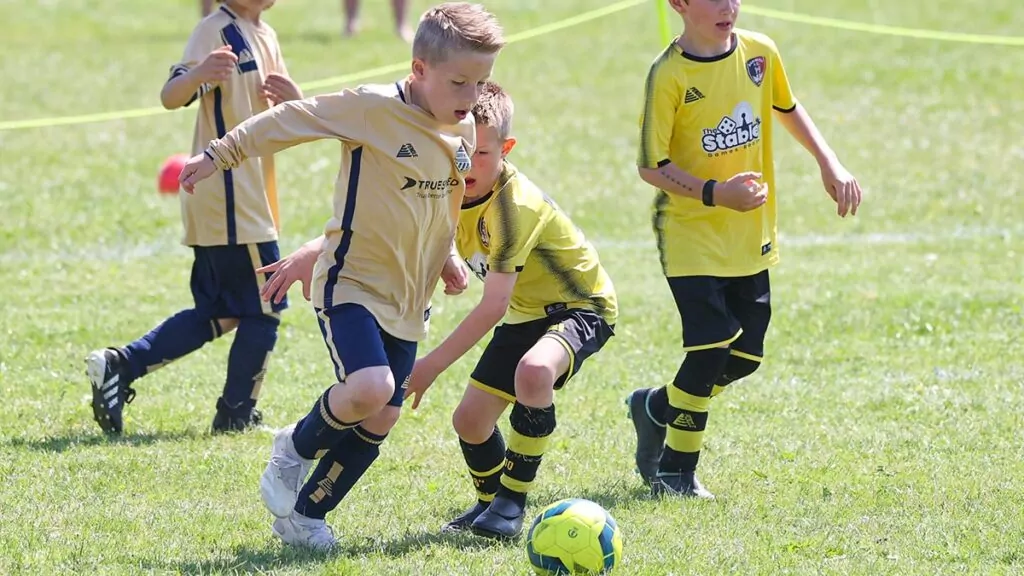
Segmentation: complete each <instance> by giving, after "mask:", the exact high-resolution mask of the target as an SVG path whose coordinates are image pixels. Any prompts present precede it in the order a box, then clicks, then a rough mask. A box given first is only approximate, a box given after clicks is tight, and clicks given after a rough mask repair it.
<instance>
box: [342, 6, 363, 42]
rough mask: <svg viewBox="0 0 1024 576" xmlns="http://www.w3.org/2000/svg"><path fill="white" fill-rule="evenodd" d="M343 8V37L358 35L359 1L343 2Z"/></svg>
mask: <svg viewBox="0 0 1024 576" xmlns="http://www.w3.org/2000/svg"><path fill="white" fill-rule="evenodd" d="M343 5H344V7H345V36H349V37H351V36H355V35H356V34H358V33H359V0H344V1H343Z"/></svg>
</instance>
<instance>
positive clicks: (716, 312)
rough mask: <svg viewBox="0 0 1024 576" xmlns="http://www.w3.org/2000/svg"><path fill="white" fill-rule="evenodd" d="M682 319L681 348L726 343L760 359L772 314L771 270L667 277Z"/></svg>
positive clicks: (721, 346) (706, 346)
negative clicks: (755, 272) (742, 273)
mask: <svg viewBox="0 0 1024 576" xmlns="http://www.w3.org/2000/svg"><path fill="white" fill-rule="evenodd" d="M668 286H669V288H670V289H671V290H672V296H673V297H674V298H675V301H676V307H677V308H678V309H679V315H680V316H681V317H682V321H683V350H685V351H694V350H706V349H709V348H723V347H728V348H729V349H730V350H732V351H733V352H734V353H735V352H739V353H740V354H742V355H744V356H747V357H749V358H750V359H751V360H757V361H760V360H761V358H762V357H763V356H764V337H765V334H766V333H767V332H768V323H769V322H770V321H771V318H772V298H771V296H772V289H771V283H770V282H769V280H768V271H767V270H764V271H763V272H759V273H757V274H754V275H753V276H739V277H736V278H723V277H717V276H677V277H671V278H669V279H668Z"/></svg>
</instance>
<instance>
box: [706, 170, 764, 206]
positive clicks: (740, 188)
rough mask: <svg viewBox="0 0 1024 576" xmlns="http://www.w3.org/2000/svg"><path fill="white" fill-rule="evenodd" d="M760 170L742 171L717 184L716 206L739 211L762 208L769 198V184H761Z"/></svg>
mask: <svg viewBox="0 0 1024 576" xmlns="http://www.w3.org/2000/svg"><path fill="white" fill-rule="evenodd" d="M760 177H761V173H760V172H741V173H739V174H737V175H735V176H733V177H732V178H729V179H728V180H726V181H725V182H718V183H717V184H715V191H714V201H715V206H722V207H723V208H729V209H730V210H736V211H737V212H748V211H750V210H753V209H755V208H760V207H761V205H762V204H764V203H765V202H766V201H767V200H768V185H767V184H759V183H758V182H757V180H758V179H759V178H760Z"/></svg>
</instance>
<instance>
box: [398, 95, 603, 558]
mask: <svg viewBox="0 0 1024 576" xmlns="http://www.w3.org/2000/svg"><path fill="white" fill-rule="evenodd" d="M512 113H513V106H512V100H511V98H509V96H508V95H507V94H506V93H505V92H504V91H503V90H502V89H501V88H500V87H499V86H498V85H497V84H494V83H492V82H488V83H487V84H486V85H485V86H484V90H483V94H482V95H481V96H480V100H479V102H478V103H477V105H476V106H475V107H474V108H473V115H474V117H475V118H476V123H477V125H476V134H477V136H476V138H477V148H476V152H475V154H474V155H473V168H472V170H471V171H470V173H469V174H468V175H467V176H466V195H465V199H464V201H463V204H462V213H461V216H460V218H459V226H458V232H457V234H456V236H455V244H456V248H457V249H458V251H459V255H460V256H462V257H463V258H464V259H465V260H466V262H467V263H468V264H469V267H470V269H471V270H472V271H473V272H474V273H475V274H476V275H477V276H478V277H479V278H481V279H482V280H483V281H484V293H483V297H482V299H481V301H480V303H479V304H477V306H476V308H474V309H473V311H472V312H470V313H469V315H468V316H467V317H466V318H465V319H463V321H462V322H461V323H460V324H459V326H458V327H456V328H455V330H454V331H453V332H452V333H451V334H450V335H449V336H448V338H446V339H445V341H444V342H442V343H441V344H440V345H439V346H438V347H437V348H436V349H434V350H433V351H432V352H430V353H429V354H427V355H426V356H424V357H423V358H421V359H419V360H417V362H416V367H415V368H414V369H413V372H412V377H411V378H410V379H409V389H408V390H407V391H406V396H409V395H415V396H416V399H415V401H414V402H413V408H416V406H417V405H418V404H419V402H420V400H421V398H422V395H423V393H424V392H426V390H427V388H429V387H430V385H431V384H432V383H433V382H434V380H435V379H436V378H437V376H438V375H439V374H441V372H443V371H444V370H446V369H447V368H448V367H450V366H451V365H452V364H453V363H455V362H456V361H457V360H458V359H459V358H461V357H462V356H463V355H465V354H466V352H468V351H469V350H470V349H471V348H472V347H473V346H474V345H476V343H477V342H479V341H480V340H481V339H482V338H483V337H484V336H486V335H487V332H488V331H490V330H491V329H492V328H494V335H493V337H492V338H491V341H490V342H488V344H487V347H486V348H485V349H484V352H483V355H482V356H481V357H480V360H479V362H478V363H477V365H476V368H474V369H473V373H472V375H471V377H470V381H469V386H467V387H466V392H465V395H464V396H463V397H462V401H461V402H460V403H459V405H458V407H457V408H456V409H455V414H454V416H453V418H452V422H453V424H454V426H455V431H456V432H457V433H458V435H459V444H460V445H461V447H462V453H463V456H464V457H465V459H466V464H467V465H468V466H469V471H470V476H471V477H472V479H473V485H474V487H475V488H476V492H477V502H476V504H474V505H473V506H472V507H471V508H470V509H469V510H467V511H466V512H465V513H464V514H462V515H460V516H459V517H458V518H455V519H454V520H452V521H451V522H449V523H448V524H446V525H445V526H444V528H443V530H445V531H449V530H463V529H469V530H472V531H473V532H474V533H476V534H478V535H481V536H486V537H492V538H514V537H515V536H517V535H519V534H520V532H521V531H522V524H523V517H524V514H525V508H526V495H527V493H528V492H529V490H530V488H531V486H532V485H533V481H534V478H535V477H536V474H537V469H538V467H539V466H540V462H541V458H542V457H543V455H544V452H545V450H546V449H547V445H548V441H549V439H550V437H551V434H552V432H554V430H555V406H554V391H555V390H560V389H561V388H562V387H563V386H565V384H566V383H567V382H568V381H569V379H570V378H572V377H573V376H574V375H575V374H576V373H577V372H578V371H579V369H580V367H581V366H582V365H583V362H584V361H585V360H586V359H587V358H589V357H590V356H592V355H593V354H595V353H597V352H598V351H599V350H601V348H602V347H603V346H604V344H605V343H606V342H607V341H608V339H609V338H611V337H612V335H613V327H614V325H615V321H616V318H617V317H618V310H617V304H616V297H615V289H614V287H613V286H612V282H611V280H610V279H609V277H608V274H607V273H606V272H605V270H604V268H603V267H602V266H601V263H600V262H599V260H598V256H597V251H596V250H595V249H594V247H593V246H592V245H591V244H590V243H589V242H588V241H587V240H586V238H584V236H583V233H582V232H580V230H579V229H578V228H577V227H576V226H575V225H574V224H573V222H572V220H570V219H569V216H568V215H567V214H566V213H565V212H563V211H562V210H561V209H559V207H558V205H557V204H555V202H554V201H553V200H551V198H549V197H548V196H547V195H546V194H544V192H543V191H541V190H540V188H538V187H537V186H536V185H535V184H534V183H533V182H531V181H530V180H529V179H527V178H526V176H525V175H523V174H522V173H521V172H520V171H519V170H518V169H516V167H515V166H513V165H512V164H511V163H509V162H508V161H507V160H506V159H505V157H506V156H507V155H508V153H509V152H510V151H511V150H512V147H513V146H514V145H515V143H516V141H515V139H514V138H512V137H511V124H512ZM502 319H504V322H502ZM499 322H502V323H501V324H500V325H499ZM495 326H497V328H495ZM509 404H512V413H511V414H510V416H509V421H510V423H511V425H512V434H511V437H510V438H509V442H508V446H507V447H506V445H505V441H504V439H503V438H502V436H501V433H500V432H499V431H498V428H497V427H496V426H495V424H496V423H497V421H498V418H499V417H500V416H501V415H502V413H504V411H505V409H506V408H508V406H509Z"/></svg>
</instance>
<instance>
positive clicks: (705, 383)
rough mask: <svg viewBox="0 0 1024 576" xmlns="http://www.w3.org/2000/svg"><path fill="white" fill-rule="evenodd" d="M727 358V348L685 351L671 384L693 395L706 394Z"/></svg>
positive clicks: (718, 375) (716, 379)
mask: <svg viewBox="0 0 1024 576" xmlns="http://www.w3.org/2000/svg"><path fill="white" fill-rule="evenodd" d="M729 358H730V356H729V349H728V348H711V349H708V350H695V351H693V352H687V353H686V358H684V359H683V363H682V365H681V366H680V367H679V372H677V373H676V377H675V380H674V381H673V382H672V385H673V386H674V387H675V388H678V389H680V390H682V391H683V392H686V393H688V394H690V395H693V396H708V395H709V394H710V393H711V387H712V386H714V384H715V382H717V381H718V379H719V377H721V375H722V373H723V371H724V370H725V366H726V363H727V362H728V361H729Z"/></svg>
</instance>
